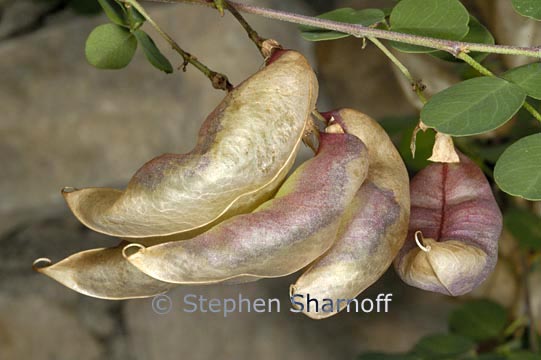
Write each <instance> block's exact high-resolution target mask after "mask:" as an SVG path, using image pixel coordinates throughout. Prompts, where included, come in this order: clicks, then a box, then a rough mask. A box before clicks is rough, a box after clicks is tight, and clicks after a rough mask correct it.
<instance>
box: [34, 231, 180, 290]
mask: <svg viewBox="0 0 541 360" xmlns="http://www.w3.org/2000/svg"><path fill="white" fill-rule="evenodd" d="M126 244H127V242H123V243H121V244H120V245H119V246H118V247H112V248H102V249H92V250H87V251H82V252H79V253H76V254H74V255H71V256H69V257H67V258H65V259H64V260H62V261H60V262H58V263H56V264H53V265H50V260H49V259H37V260H36V261H35V262H34V270H36V271H38V272H40V273H42V274H44V275H47V276H49V277H50V278H52V279H54V280H56V281H58V282H59V283H61V284H62V285H64V286H66V287H68V288H70V289H72V290H75V291H77V292H79V293H81V294H84V295H88V296H92V297H96V298H101V299H109V300H121V299H131V298H142V297H149V296H154V295H157V294H160V293H163V292H165V291H167V290H169V289H171V288H173V287H174V286H175V285H174V284H168V283H164V282H161V281H159V280H156V279H153V278H151V277H150V276H148V275H145V274H144V273H142V272H141V271H139V270H137V268H136V267H135V266H133V265H131V264H130V263H129V262H127V261H126V259H124V258H123V257H122V248H123V247H124V246H125V245H126ZM42 263H47V266H41V267H40V266H39V265H40V264H42Z"/></svg>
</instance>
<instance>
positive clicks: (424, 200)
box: [395, 154, 502, 296]
mask: <svg viewBox="0 0 541 360" xmlns="http://www.w3.org/2000/svg"><path fill="white" fill-rule="evenodd" d="M459 156H460V163H456V164H432V165H429V166H427V167H426V168H425V169H423V170H421V171H420V172H419V173H418V174H417V175H416V176H415V177H414V178H413V179H412V182H411V189H410V195H411V218H410V225H409V232H408V238H407V240H406V243H405V244H404V247H403V248H402V249H401V250H400V253H399V255H398V257H397V258H396V260H395V268H396V270H397V272H398V275H399V276H400V277H401V278H402V280H404V282H406V283H407V284H409V285H412V286H415V287H418V288H421V289H424V290H428V291H434V292H439V293H442V294H446V295H452V296H457V295H463V294H465V293H468V292H470V291H471V290H473V289H474V288H476V287H477V286H478V285H479V284H480V283H482V282H483V281H484V280H485V279H486V278H487V276H488V275H489V274H490V273H491V272H492V270H493V269H494V266H495V265H496V261H497V258H498V239H499V237H500V234H501V231H502V214H501V212H500V209H499V208H498V205H497V203H496V200H495V199H494V195H493V194H492V190H491V188H490V185H489V183H488V181H487V179H486V178H485V176H484V174H483V172H482V171H481V169H480V168H479V167H478V166H477V165H476V164H475V163H474V162H473V161H471V160H470V159H468V158H467V157H466V156H464V155H462V154H459Z"/></svg>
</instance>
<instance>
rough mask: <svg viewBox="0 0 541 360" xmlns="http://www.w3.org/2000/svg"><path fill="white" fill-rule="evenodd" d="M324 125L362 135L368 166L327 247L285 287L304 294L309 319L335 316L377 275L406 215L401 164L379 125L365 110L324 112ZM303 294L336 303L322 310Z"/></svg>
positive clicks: (397, 243) (401, 235)
mask: <svg viewBox="0 0 541 360" xmlns="http://www.w3.org/2000/svg"><path fill="white" fill-rule="evenodd" d="M323 116H324V117H325V118H327V119H328V120H330V125H329V127H328V129H332V128H336V129H338V128H340V129H343V130H344V131H345V133H348V134H352V135H354V136H356V137H357V138H359V139H360V140H362V141H363V142H364V143H365V145H366V147H367V150H368V156H369V164H370V165H369V169H368V175H367V178H366V180H365V182H364V183H363V184H362V186H360V188H359V189H358V190H357V192H356V194H355V197H354V198H353V200H352V202H351V203H350V204H349V205H348V207H347V208H346V210H345V212H344V214H343V215H342V217H341V220H340V226H339V230H338V233H337V236H336V240H335V242H334V244H333V245H332V247H331V248H330V249H329V250H328V251H327V252H325V253H324V254H323V255H322V256H321V257H320V258H318V259H317V260H316V261H315V262H314V263H313V264H312V265H311V266H310V267H309V268H308V269H307V270H306V271H305V272H304V273H303V274H302V276H301V277H300V278H299V279H298V280H297V282H296V283H295V284H294V285H292V286H291V288H290V294H291V295H295V294H301V295H304V297H303V298H302V299H301V300H299V299H295V301H296V302H300V303H303V301H304V303H303V308H302V310H303V313H304V314H305V315H307V316H308V317H310V318H313V319H323V318H327V317H330V316H332V315H335V314H336V313H337V312H339V311H341V310H343V309H344V308H345V307H346V304H347V302H346V301H341V302H340V301H337V300H339V299H344V300H350V299H354V298H355V297H356V296H357V295H359V294H360V293H361V292H363V291H364V290H365V289H366V288H367V287H368V286H370V285H372V284H373V283H374V282H375V281H376V280H378V279H379V278H380V277H381V276H382V275H383V274H384V272H385V271H386V270H387V269H388V268H389V266H390V265H391V264H392V261H393V259H394V257H395V256H396V254H397V253H398V251H399V249H400V248H401V247H402V244H403V243H404V240H405V238H406V234H407V230H408V220H409V208H410V199H409V178H408V173H407V170H406V167H405V165H404V162H403V161H402V158H401V157H400V155H399V153H398V151H397V150H396V148H395V146H394V145H393V143H392V141H391V139H390V138H389V136H388V135H387V133H386V132H385V131H384V130H383V128H382V127H381V126H380V125H379V124H378V123H377V122H376V121H375V120H373V119H371V118H370V117H368V116H367V115H365V114H363V113H361V112H359V111H356V110H352V109H341V110H336V111H331V112H328V113H324V114H323ZM307 295H309V296H310V297H311V298H316V299H318V301H319V302H321V301H322V300H323V299H332V300H333V303H334V304H336V305H337V306H338V308H335V309H332V311H329V312H325V311H322V309H318V311H316V309H315V308H314V307H312V308H311V309H310V310H309V311H308V306H307V304H306V299H307Z"/></svg>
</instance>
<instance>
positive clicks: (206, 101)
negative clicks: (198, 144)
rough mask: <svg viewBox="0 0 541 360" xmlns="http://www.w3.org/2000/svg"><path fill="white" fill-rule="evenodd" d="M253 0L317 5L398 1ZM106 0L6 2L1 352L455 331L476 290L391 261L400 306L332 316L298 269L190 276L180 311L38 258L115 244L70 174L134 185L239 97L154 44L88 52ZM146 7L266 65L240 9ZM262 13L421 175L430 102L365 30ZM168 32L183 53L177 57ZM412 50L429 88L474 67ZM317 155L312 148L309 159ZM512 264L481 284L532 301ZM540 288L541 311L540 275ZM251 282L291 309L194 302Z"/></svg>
mask: <svg viewBox="0 0 541 360" xmlns="http://www.w3.org/2000/svg"><path fill="white" fill-rule="evenodd" d="M246 2H249V3H253V4H257V5H262V6H266V7H271V8H275V9H284V10H289V11H294V12H298V13H302V14H308V15H316V14H319V13H321V12H324V11H328V10H331V9H334V8H336V7H345V6H351V7H355V8H358V9H362V8H367V7H378V8H382V7H386V6H392V5H393V4H394V3H395V2H394V1H392V0H389V1H385V0H373V1H363V0H358V1H353V0H352V1H346V0H336V1H323V0H321V1H308V0H306V1H302V0H294V1H287V2H286V1H278V0H257V1H246ZM464 3H465V4H466V5H467V6H468V7H469V9H470V10H471V11H472V12H473V13H474V14H476V15H477V16H478V18H479V19H480V20H481V21H482V23H483V24H485V25H486V26H487V27H489V29H490V30H491V31H492V33H493V34H494V35H495V37H496V39H497V42H498V43H503V44H515V45H533V44H539V43H541V26H539V23H537V24H535V23H534V22H532V21H529V20H527V19H524V18H521V17H519V16H518V15H516V14H515V13H514V12H513V11H512V9H511V8H510V5H509V2H508V1H503V0H502V1H500V0H478V1H464ZM96 4H97V2H96V3H94V2H93V1H86V0H84V1H83V0H0V164H1V168H0V359H3V360H11V359H37V358H38V357H39V358H41V359H56V360H63V359H70V360H71V359H80V360H86V359H160V360H166V359H179V358H180V359H214V358H217V359H221V358H233V359H252V358H257V359H280V358H286V359H289V358H310V359H314V360H316V359H329V358H335V359H338V358H340V359H352V358H355V357H356V356H357V355H358V354H359V353H360V352H363V351H391V352H393V351H406V350H409V349H410V348H411V346H412V345H413V344H414V343H415V342H416V341H418V340H419V339H420V338H421V337H423V336H424V335H426V334H433V333H442V332H446V331H447V327H448V325H447V317H448V314H449V312H450V311H452V310H453V309H454V308H455V307H456V306H457V304H458V303H460V301H461V300H462V299H451V298H448V297H444V296H440V295H436V294H432V293H428V292H423V291H421V290H417V289H414V288H410V287H407V286H406V285H404V284H402V283H401V282H400V281H399V280H398V277H397V276H396V275H395V274H394V271H393V270H392V269H391V270H390V271H388V273H387V274H386V275H385V276H384V277H383V278H382V279H381V280H380V281H379V282H377V283H376V284H375V285H374V286H372V287H371V288H370V289H369V290H368V291H366V292H365V293H363V294H361V295H360V298H365V297H368V298H372V299H373V298H375V297H376V295H377V294H378V293H393V295H394V296H393V302H392V303H391V305H390V311H389V313H379V314H378V313H373V314H353V313H351V314H348V313H341V314H338V315H336V316H334V317H332V318H330V319H327V320H322V321H314V320H310V319H308V318H306V317H304V316H303V315H300V314H293V313H289V312H288V311H287V304H288V288H289V284H290V283H293V282H294V280H295V279H296V276H298V275H293V276H292V277H288V278H281V279H273V280H264V281H258V282H256V283H252V284H245V285H235V286H220V285H213V286H205V287H198V288H196V287H191V286H185V287H179V288H177V289H176V290H174V291H171V292H170V293H169V296H170V297H171V299H172V300H173V303H174V305H175V306H174V307H173V310H172V311H171V312H170V313H169V314H167V315H158V314H156V313H154V312H153V310H152V307H151V300H150V299H141V300H130V301H120V302H114V301H106V300H99V299H93V298H89V297H85V296H83V295H80V294H78V293H75V292H73V291H71V290H68V289H66V288H64V287H63V286H61V285H59V284H57V283H56V282H54V281H52V280H50V279H48V278H46V277H44V276H41V275H38V274H36V273H34V272H33V271H32V269H31V264H32V261H33V260H34V259H36V258H38V257H43V256H46V257H49V258H51V259H52V260H53V261H55V262H56V261H58V260H60V259H62V258H64V257H66V256H68V255H69V254H72V253H74V252H76V251H80V250H84V249H89V248H94V247H101V246H111V245H114V244H116V240H115V239H113V238H110V237H107V236H105V235H100V234H96V233H94V232H92V231H89V230H87V229H86V228H85V227H84V226H83V225H81V224H80V223H78V222H77V221H76V220H75V218H74V217H73V216H72V215H71V213H70V212H69V211H68V209H67V207H66V205H65V204H64V202H63V200H62V197H61V195H60V189H61V188H62V187H64V186H74V187H87V186H114V187H119V188H121V187H123V186H124V185H125V184H126V183H127V181H128V180H129V178H130V177H131V175H132V174H133V173H134V172H135V170H136V169H138V168H139V167H140V166H141V165H142V164H143V163H144V162H146V161H147V160H149V159H151V158H153V157H155V156H157V155H159V154H161V153H165V152H177V153H180V152H186V151H189V150H190V149H191V148H192V147H193V145H194V143H195V136H196V133H197V131H198V129H199V126H200V124H201V123H202V121H203V120H204V118H205V117H206V115H207V114H208V113H209V112H210V111H211V110H212V109H213V108H214V106H215V105H216V104H217V103H218V102H219V101H220V99H221V98H222V97H223V95H224V94H223V92H221V91H218V90H214V89H212V88H211V86H210V84H209V83H208V81H207V79H205V78H204V77H203V76H202V75H201V74H200V73H199V72H197V71H195V70H194V69H193V68H191V67H188V71H187V72H186V73H182V72H175V73H174V74H172V75H165V74H163V73H161V72H158V71H156V70H155V69H154V68H152V67H151V66H150V65H149V64H148V63H147V61H146V60H145V59H144V57H143V54H142V53H141V51H140V50H138V53H137V54H136V58H135V59H134V61H133V62H132V63H131V64H130V65H129V66H128V67H127V68H126V69H123V70H120V71H103V70H97V69H95V68H93V67H91V66H90V65H88V63H87V62H86V60H85V56H84V44H85V40H86V37H87V36H88V34H89V32H90V31H91V29H92V28H93V27H95V26H96V25H97V24H100V23H106V22H107V20H106V17H105V16H104V15H103V14H101V13H100V12H99V7H97V5H96ZM143 5H144V6H145V7H146V8H147V9H148V11H149V12H150V14H151V15H152V16H153V17H154V19H155V20H156V21H157V23H158V24H160V25H161V26H162V27H163V28H164V29H166V30H167V31H168V32H169V33H170V34H171V35H172V37H173V38H174V39H175V40H176V41H177V42H178V43H179V44H181V46H182V47H184V48H185V49H187V50H189V51H190V52H192V53H193V54H195V55H196V56H197V57H198V58H199V59H200V60H201V61H202V62H204V63H205V64H207V65H208V66H209V67H211V68H213V69H215V70H217V71H220V72H223V73H225V74H227V75H228V76H229V78H230V80H231V81H232V82H233V83H234V84H238V83H239V82H240V81H242V80H243V79H244V78H246V77H247V76H249V75H250V74H251V73H253V72H255V71H256V70H257V69H258V68H259V67H260V66H261V65H262V61H261V58H260V56H259V54H258V52H257V49H256V48H255V47H254V46H253V44H252V43H251V42H250V41H249V40H248V39H247V37H246V36H245V34H244V32H243V30H242V28H241V27H240V26H239V25H238V23H236V22H235V21H234V19H233V18H232V17H231V16H229V15H226V16H225V17H223V18H220V17H219V16H218V14H217V12H216V11H213V10H210V9H206V8H202V7H197V6H188V5H169V4H149V3H143ZM247 19H248V20H249V22H250V23H251V25H252V26H253V27H254V28H255V29H256V30H258V32H259V33H260V34H261V35H262V36H264V37H272V38H275V39H277V40H278V41H279V42H280V43H282V44H284V45H285V46H286V47H290V48H294V49H298V50H299V51H301V52H302V53H304V54H305V55H306V56H307V57H308V58H309V59H310V61H311V63H312V64H313V66H314V68H315V69H316V71H317V73H318V76H319V81H320V87H321V95H320V100H319V105H318V106H319V109H320V110H322V111H323V110H328V109H331V108H337V107H342V106H347V107H354V108H357V109H359V110H362V111H363V112H365V113H367V114H369V115H371V116H372V117H375V118H376V119H378V120H380V121H381V122H382V124H384V126H385V127H386V129H387V130H388V131H389V132H390V133H391V135H392V136H393V139H394V140H396V144H397V146H399V147H400V149H401V153H402V154H403V157H404V158H405V160H406V161H407V164H408V167H409V169H410V170H411V171H412V173H413V172H415V171H416V170H418V169H419V168H421V167H422V166H424V164H425V163H424V161H423V159H426V157H427V156H426V154H428V151H429V149H430V146H431V145H430V141H431V140H430V139H428V140H426V141H425V142H424V143H421V145H419V151H420V153H418V157H417V158H416V160H414V159H412V158H411V155H410V154H409V152H408V147H409V141H410V137H411V131H412V129H413V127H414V126H415V124H416V121H417V117H418V106H419V104H418V103H417V102H416V99H415V97H414V94H413V92H412V91H411V89H410V86H409V84H408V83H407V82H404V81H403V79H402V78H401V77H400V74H396V73H395V71H394V69H393V68H392V66H391V64H390V63H389V62H388V61H387V59H386V58H385V57H384V56H383V55H382V54H381V53H379V50H378V49H376V48H375V47H373V46H371V45H368V46H367V47H366V48H364V49H363V47H362V42H361V41H360V40H359V39H355V38H351V37H350V38H346V39H342V40H337V41H332V42H322V43H309V42H307V41H304V40H303V39H302V38H301V36H300V33H299V31H298V29H297V27H296V26H294V25H290V24H286V23H282V22H277V21H271V20H266V19H263V18H259V17H253V16H247ZM510 29H512V31H511V30H510ZM154 38H155V39H156V40H157V42H158V45H159V46H160V47H161V49H163V50H164V52H165V53H166V54H167V55H169V56H168V57H169V58H170V59H178V58H177V56H176V55H175V54H174V53H172V52H169V51H168V49H167V46H165V44H163V43H162V42H160V41H159V40H160V39H159V38H158V37H154ZM398 56H400V58H401V59H402V60H403V61H404V62H405V63H406V64H407V65H408V66H409V67H410V69H411V70H412V72H413V74H414V76H415V77H417V78H422V80H423V82H424V83H425V84H426V85H427V89H426V92H427V93H428V94H429V95H430V94H433V93H435V92H437V91H440V90H442V89H444V88H446V87H448V86H450V85H451V84H453V83H454V82H458V81H459V80H460V79H461V78H463V77H464V76H467V74H466V73H467V70H465V69H464V68H463V67H461V65H456V64H450V63H445V62H443V61H441V60H438V59H435V58H432V57H430V56H428V55H404V54H399V55H398ZM490 61H492V63H493V64H494V66H495V67H498V66H499V67H502V68H505V67H511V66H516V65H518V64H521V63H525V62H526V60H525V59H521V58H520V57H514V58H504V57H495V58H494V59H490ZM530 61H531V60H530ZM176 65H180V61H179V63H178V64H176ZM465 74H466V75H465ZM423 144H425V145H423ZM306 156H309V151H308V150H306V149H305V150H304V152H303V154H302V155H301V158H302V157H304V158H306ZM539 211H541V209H540V210H539ZM502 244H503V246H502V251H503V252H504V253H505V252H506V251H507V254H512V251H513V250H512V249H513V248H514V246H515V245H514V243H513V239H512V238H510V237H509V236H507V237H506V236H503V237H502ZM502 259H504V260H505V254H504V256H503V257H502ZM502 261H503V260H502ZM506 269H507V268H506V267H505V266H499V267H498V270H497V271H496V272H495V274H494V275H493V278H492V279H489V280H488V281H487V282H486V283H485V285H484V286H483V288H482V289H479V290H478V291H476V293H475V294H473V295H472V296H475V297H489V298H492V299H494V300H495V301H497V302H499V303H501V304H502V305H504V306H505V307H507V308H510V309H512V311H516V312H520V311H521V308H520V301H519V300H518V299H520V296H521V288H520V283H519V281H518V280H517V278H516V276H515V275H514V274H513V272H512V271H509V270H506ZM537 279H538V280H539V277H538V278H537ZM532 289H533V291H535V292H536V294H537V295H536V296H535V297H534V303H533V307H534V308H535V309H537V310H536V311H537V316H538V318H539V310H540V309H541V303H540V302H539V299H540V298H541V296H540V294H539V292H540V290H539V283H537V285H536V286H535V287H532ZM239 292H240V293H242V295H243V296H245V297H250V298H258V297H261V298H279V299H280V300H281V302H282V306H283V309H282V312H281V313H271V314H257V313H234V314H231V315H230V316H229V317H228V318H223V315H222V314H220V313H200V312H197V313H192V314H190V313H184V312H183V311H182V309H181V308H182V298H183V296H184V295H185V294H188V293H194V294H201V295H205V296H207V297H214V298H226V297H237V296H238V293H239Z"/></svg>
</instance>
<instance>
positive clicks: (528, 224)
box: [503, 208, 541, 250]
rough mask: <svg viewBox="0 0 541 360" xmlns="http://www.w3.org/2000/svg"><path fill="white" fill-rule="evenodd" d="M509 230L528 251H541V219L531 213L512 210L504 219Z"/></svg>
mask: <svg viewBox="0 0 541 360" xmlns="http://www.w3.org/2000/svg"><path fill="white" fill-rule="evenodd" d="M503 221H504V225H505V228H506V229H507V230H509V232H510V233H511V235H513V237H514V238H515V239H517V241H518V243H519V245H520V247H522V248H524V249H526V250H541V218H540V217H538V216H536V215H535V214H533V213H532V212H530V211H526V210H523V209H518V208H511V209H509V210H507V211H506V213H505V214H504V217H503Z"/></svg>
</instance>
